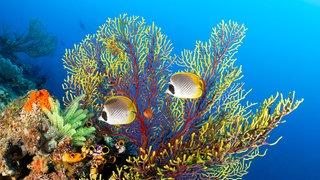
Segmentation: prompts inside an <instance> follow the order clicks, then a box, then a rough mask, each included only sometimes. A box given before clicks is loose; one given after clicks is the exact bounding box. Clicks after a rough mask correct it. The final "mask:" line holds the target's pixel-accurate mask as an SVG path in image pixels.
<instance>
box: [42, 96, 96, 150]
mask: <svg viewBox="0 0 320 180" xmlns="http://www.w3.org/2000/svg"><path fill="white" fill-rule="evenodd" d="M83 98H84V95H82V96H78V97H76V98H75V99H74V100H73V101H72V103H71V104H70V105H69V106H68V107H67V108H66V109H65V110H64V111H63V112H62V111H61V110H60V103H59V101H58V100H54V99H53V98H52V97H50V98H49V102H50V105H51V107H52V108H51V109H52V110H51V111H50V110H48V109H46V110H45V111H44V112H45V114H46V115H47V116H48V118H49V121H50V123H51V124H52V126H53V127H54V130H51V131H54V132H55V133H53V135H51V133H47V136H54V137H55V139H58V140H62V139H64V138H66V137H69V138H71V139H72V144H73V145H75V146H83V145H85V141H86V137H88V136H90V135H91V134H92V133H93V132H94V131H95V128H94V127H84V125H85V123H86V122H87V121H88V119H89V118H90V117H91V116H92V115H91V114H88V110H86V109H85V110H83V109H81V108H79V102H80V101H81V100H82V99H83Z"/></svg>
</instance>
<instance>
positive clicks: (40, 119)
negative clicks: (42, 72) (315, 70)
mask: <svg viewBox="0 0 320 180" xmlns="http://www.w3.org/2000/svg"><path fill="white" fill-rule="evenodd" d="M245 32H246V28H245V26H244V25H240V24H237V23H236V22H233V21H228V22H224V21H222V22H221V23H220V24H218V26H217V27H215V28H213V30H212V33H211V35H210V38H209V40H208V41H206V42H201V41H197V42H196V45H195V48H194V49H193V50H184V51H182V53H181V54H180V55H173V54H171V52H172V49H173V47H172V44H171V42H170V41H169V40H168V38H167V36H166V35H164V34H162V33H161V29H160V28H159V27H157V26H156V25H155V24H154V23H152V24H151V25H147V24H146V22H145V20H144V19H143V18H140V17H137V16H130V17H128V16H127V15H120V17H117V18H114V19H108V20H107V21H106V23H105V24H103V25H102V26H100V28H99V30H98V32H97V33H96V34H94V35H87V36H86V38H85V39H84V40H83V41H82V42H81V43H80V44H79V45H75V47H74V49H72V50H70V49H67V50H66V53H65V56H64V58H63V63H64V68H65V69H66V70H67V73H68V76H67V78H66V79H65V82H64V84H63V85H62V87H63V88H64V89H65V91H66V95H65V97H64V98H63V101H64V105H65V106H66V107H65V108H61V107H60V103H59V101H58V100H57V99H55V98H54V97H52V96H50V94H49V93H48V92H47V91H45V90H40V91H37V92H35V91H32V92H29V93H28V95H26V96H24V97H21V98H18V99H16V100H14V101H13V102H12V103H10V104H9V105H8V106H6V107H5V108H4V109H3V111H2V113H1V116H0V138H1V139H0V145H1V146H2V148H1V149H0V158H1V160H2V161H1V166H0V172H1V173H2V175H3V176H13V177H17V178H25V179H43V178H45V179H55V178H56V179H67V178H70V179H78V178H80V179H87V178H90V179H92V180H95V179H108V178H109V179H241V178H242V177H243V176H244V175H245V174H247V173H248V169H249V168H250V165H251V160H252V159H254V158H256V157H259V156H265V155H266V150H264V151H263V150H261V149H266V147H268V146H272V145H275V144H276V143H277V142H278V141H279V140H280V139H281V137H279V138H278V139H277V140H276V141H275V142H269V139H268V138H269V136H270V132H272V131H273V130H274V129H275V128H276V127H278V126H279V125H280V124H283V123H284V122H285V120H284V119H283V117H285V116H286V115H288V114H290V113H291V112H292V111H294V110H295V109H296V108H297V107H298V106H299V104H300V103H301V102H302V101H303V99H302V100H295V93H294V92H291V93H289V95H288V97H284V96H283V95H282V94H281V93H276V95H274V96H270V97H269V98H267V99H266V100H265V101H264V102H262V103H261V104H260V106H259V107H257V108H256V107H255V106H256V103H250V102H244V100H245V98H246V96H247V94H248V93H249V92H250V90H249V91H248V90H245V89H244V88H243V87H244V83H243V82H241V81H240V80H241V78H242V75H241V66H236V65H235V61H236V59H235V55H236V53H237V51H238V49H239V47H240V46H241V44H242V41H243V39H244V37H245ZM177 67H178V68H177ZM174 69H180V71H181V72H188V74H191V73H192V74H194V75H197V77H200V78H201V82H203V86H202V85H201V91H202V93H201V96H200V97H198V96H197V98H193V99H188V98H177V97H175V96H172V95H171V94H166V93H165V89H166V88H167V87H168V82H169V79H170V77H171V76H172V75H173V74H175V72H173V70H174ZM185 74H186V73H185ZM169 88H170V87H169ZM120 95H121V96H125V97H127V98H129V99H130V100H132V102H133V104H134V105H135V106H136V110H137V111H135V117H136V118H135V120H134V121H133V122H132V123H129V124H125V125H118V124H117V125H110V124H108V123H105V121H99V120H98V118H99V116H100V115H101V112H102V111H103V105H104V103H106V102H107V103H108V99H110V98H111V97H114V96H120ZM115 108H117V107H115ZM21 162H23V163H21ZM22 170H23V171H22ZM20 172H24V174H21V173H20Z"/></svg>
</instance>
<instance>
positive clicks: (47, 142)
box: [0, 89, 95, 179]
mask: <svg viewBox="0 0 320 180" xmlns="http://www.w3.org/2000/svg"><path fill="white" fill-rule="evenodd" d="M82 98H83V96H80V97H78V98H76V99H74V101H73V102H72V103H71V105H70V106H68V107H66V109H65V111H64V112H61V111H60V104H59V102H58V100H54V99H53V97H52V96H50V94H49V93H48V91H47V90H44V89H43V90H39V91H31V92H29V93H28V94H27V95H26V96H23V97H21V98H18V99H15V100H14V101H13V102H11V103H10V104H9V105H8V106H6V107H5V108H4V109H3V110H2V112H1V116H0V125H1V126H0V132H1V134H0V137H1V140H0V145H1V147H2V148H1V149H0V159H1V165H0V172H1V174H2V176H13V177H17V178H20V177H24V176H26V175H28V177H27V179H28V178H31V179H33V178H35V179H41V177H42V178H44V177H51V176H52V177H54V176H57V172H59V170H61V169H52V168H51V169H50V167H52V166H55V165H56V164H59V163H54V162H57V161H58V160H60V161H62V159H61V157H63V156H64V154H65V153H71V152H73V151H76V146H79V145H84V144H86V143H88V144H90V143H91V141H93V140H92V139H94V137H92V133H93V132H94V131H95V128H94V127H85V123H86V121H87V120H88V118H89V117H90V115H89V114H88V111H87V110H82V109H81V108H79V101H80V100H81V99H82ZM59 158H60V159H59ZM32 159H33V160H32ZM60 164H61V163H60ZM62 164H63V163H62ZM55 167H57V166H55ZM28 168H29V169H30V170H28ZM71 169H73V168H71ZM28 172H30V173H29V174H28ZM23 173H25V174H23ZM58 174H59V173H58ZM78 174H79V175H80V174H81V173H80V172H79V173H78ZM63 176H65V177H67V175H63ZM63 176H62V177H63ZM69 177H71V174H69Z"/></svg>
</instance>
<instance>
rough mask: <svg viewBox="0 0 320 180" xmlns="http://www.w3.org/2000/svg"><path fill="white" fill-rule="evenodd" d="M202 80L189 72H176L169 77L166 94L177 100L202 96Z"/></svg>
mask: <svg viewBox="0 0 320 180" xmlns="http://www.w3.org/2000/svg"><path fill="white" fill-rule="evenodd" d="M203 90H204V82H203V80H202V79H201V78H200V77H199V76H197V75H195V74H192V73H189V72H178V73H175V74H174V75H172V76H171V78H170V82H169V87H168V89H167V90H166V93H168V94H171V95H173V96H175V97H178V98H190V99H195V98H199V97H201V96H202V92H203Z"/></svg>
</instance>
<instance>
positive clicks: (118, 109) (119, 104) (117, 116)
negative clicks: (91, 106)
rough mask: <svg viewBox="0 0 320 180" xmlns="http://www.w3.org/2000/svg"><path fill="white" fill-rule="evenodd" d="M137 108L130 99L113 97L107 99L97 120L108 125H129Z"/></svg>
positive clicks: (134, 116)
mask: <svg viewBox="0 0 320 180" xmlns="http://www.w3.org/2000/svg"><path fill="white" fill-rule="evenodd" d="M136 113H137V108H136V106H135V105H134V103H133V102H132V100H131V99H129V98H127V97H125V96H113V97H111V98H109V99H108V100H107V101H106V102H105V104H104V106H103V109H102V114H101V116H100V117H99V118H98V119H99V120H100V121H104V122H106V123H108V124H110V125H121V124H130V123H131V122H132V121H134V120H135V118H136Z"/></svg>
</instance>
